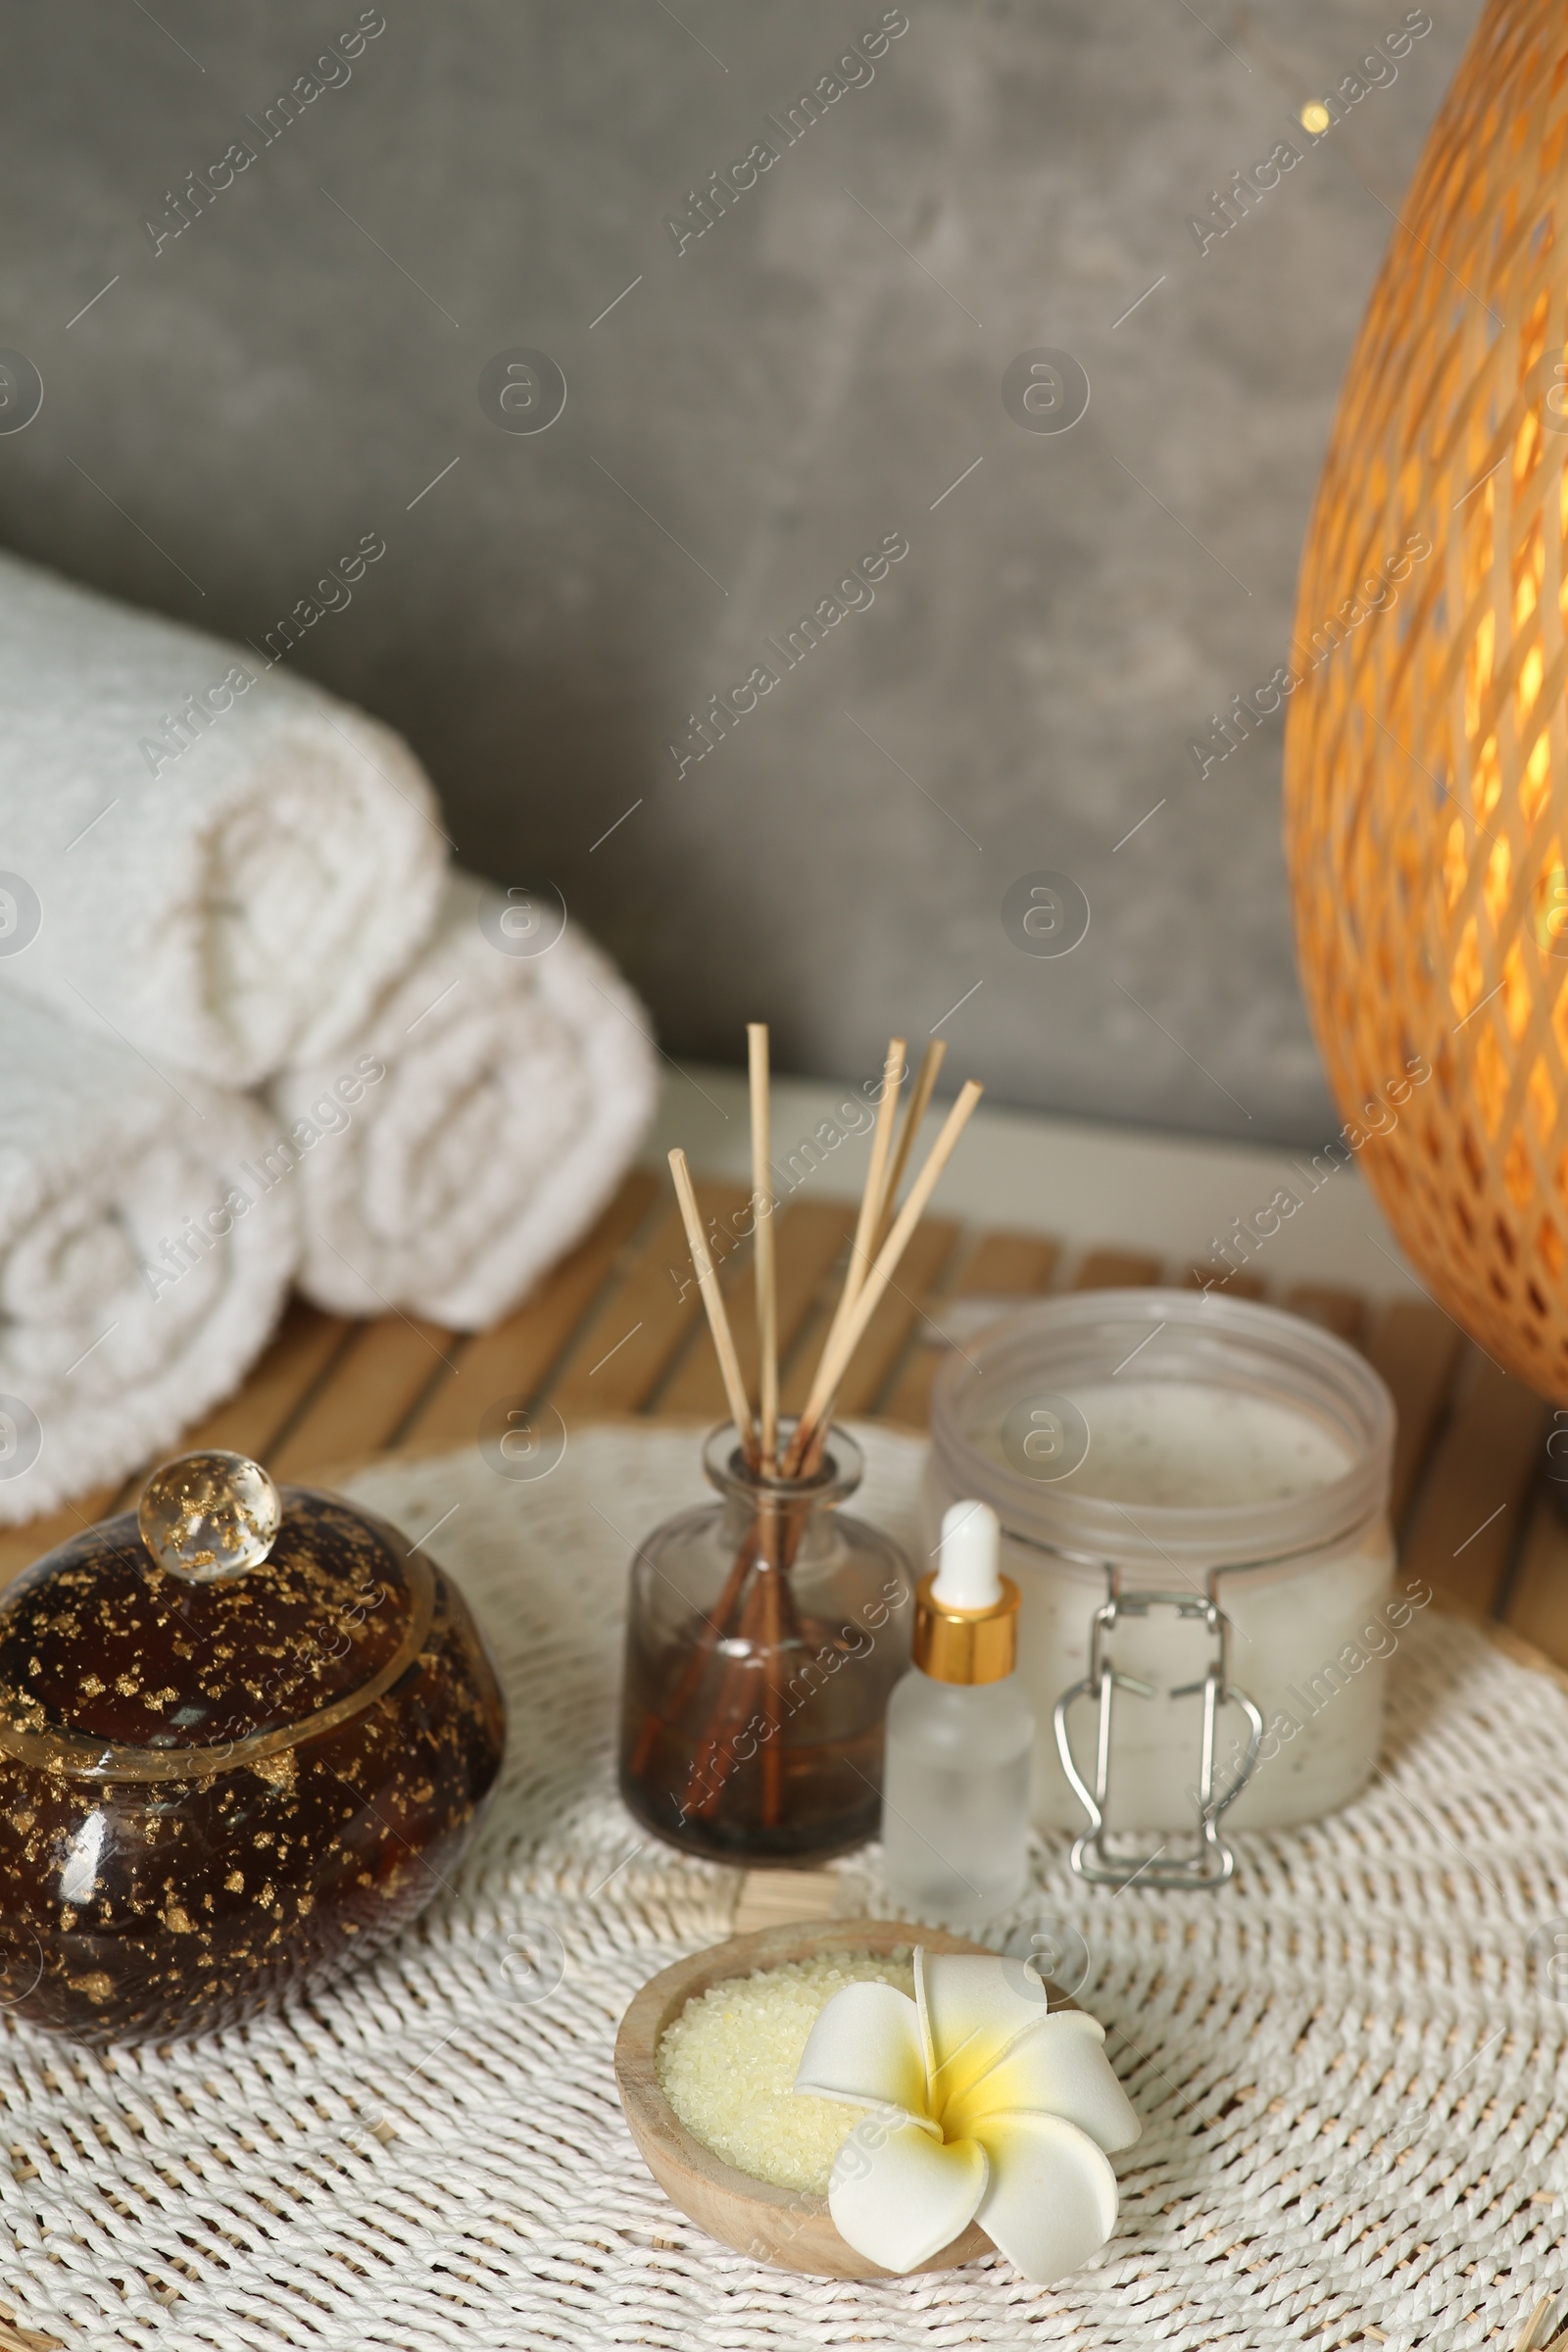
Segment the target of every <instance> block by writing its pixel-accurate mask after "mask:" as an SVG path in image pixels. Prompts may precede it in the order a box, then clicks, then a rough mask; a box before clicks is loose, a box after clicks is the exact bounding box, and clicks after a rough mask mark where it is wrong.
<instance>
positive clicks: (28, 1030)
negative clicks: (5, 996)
mask: <svg viewBox="0 0 1568 2352" xmlns="http://www.w3.org/2000/svg"><path fill="white" fill-rule="evenodd" d="M266 1134H267V1126H266V1121H265V1119H264V1118H263V1115H262V1113H261V1112H260V1110H259V1109H258V1108H257V1106H256V1105H255V1104H254V1103H250V1102H248V1101H246V1100H245V1098H244V1097H243V1096H237V1095H224V1094H221V1093H219V1092H218V1090H217V1089H216V1088H213V1087H209V1086H204V1085H203V1083H202V1082H201V1080H200V1079H197V1078H191V1077H189V1076H188V1075H186V1074H184V1073H181V1074H180V1075H179V1076H178V1078H177V1079H176V1080H174V1081H172V1082H171V1081H169V1080H165V1079H162V1078H160V1077H159V1076H158V1075H157V1074H156V1073H155V1072H153V1071H152V1070H150V1069H149V1068H148V1067H147V1065H146V1063H145V1062H143V1061H141V1060H140V1059H139V1058H138V1057H137V1056H136V1055H135V1054H128V1053H126V1052H125V1051H124V1049H123V1047H120V1046H117V1045H115V1044H114V1043H113V1042H112V1041H105V1040H101V1039H99V1038H95V1037H91V1036H89V1035H87V1033H86V1032H85V1031H83V1030H77V1029H74V1028H73V1027H72V1026H71V1025H70V1024H69V1023H68V1022H65V1021H61V1020H59V1019H58V1018H57V1017H56V1016H55V1015H54V1014H53V1013H50V1012H46V1011H44V1010H43V1009H42V1008H41V1007H40V1006H36V1005H28V1004H26V1003H25V1002H24V1001H21V1000H16V999H13V1000H12V1001H10V1002H9V1003H7V1004H6V1005H4V1006H3V1007H0V1523H4V1524H10V1523H13V1522H15V1521H17V1520H21V1519H28V1518H30V1517H31V1516H32V1515H33V1514H34V1513H35V1512H37V1511H42V1510H48V1509H50V1508H52V1507H53V1506H54V1505H55V1504H57V1503H60V1502H64V1501H67V1500H69V1499H70V1497H71V1496H73V1495H79V1494H82V1493H84V1492H85V1491H86V1490H87V1489H88V1488H89V1487H94V1486H98V1485H100V1484H102V1483H104V1482H105V1481H108V1480H111V1479H116V1478H120V1477H122V1476H123V1474H124V1473H125V1472H126V1471H129V1470H133V1469H135V1468H136V1466H137V1465H138V1463H140V1462H142V1461H144V1460H145V1459H146V1458H147V1456H148V1455H149V1454H151V1453H153V1452H156V1451H157V1450H158V1449H159V1448H160V1447H163V1446H168V1445H169V1444H170V1443H171V1442H172V1440H173V1439H175V1438H176V1437H177V1436H178V1435H179V1433H180V1431H181V1430H182V1429H184V1428H186V1427H187V1426H188V1425H189V1423H190V1422H192V1421H193V1420H194V1419H195V1418H196V1417H197V1415H198V1414H200V1413H203V1412H205V1411H206V1410H207V1408H208V1407H209V1406H210V1405H212V1404H215V1403H216V1402H217V1401H218V1399H219V1398H220V1397H224V1396H226V1395H227V1394H228V1392H229V1391H230V1390H231V1389H232V1388H233V1387H234V1386H235V1385H236V1383H237V1382H238V1381H239V1380H240V1378H241V1376H242V1375H243V1374H244V1372H245V1370H246V1368H247V1366H248V1365H249V1364H250V1362H251V1359H252V1358H253V1357H254V1356H255V1355H256V1353H257V1352H258V1350H259V1349H260V1348H261V1347H262V1345H263V1343H264V1342H265V1340H266V1339H267V1336H268V1333H269V1332H270V1330H271V1328H272V1325H273V1323H274V1321H275V1320H276V1317H277V1313H278V1309H279V1307H280V1305H281V1303H282V1300H283V1296H284V1293H285V1291H286V1290H287V1287H288V1282H289V1277H290V1275H291V1274H292V1272H293V1269H294V1266H295V1263H296V1261H297V1259H298V1256H299V1227H298V1220H297V1214H296V1206H297V1204H296V1203H295V1202H294V1201H291V1200H289V1199H288V1197H287V1195H286V1194H279V1195H270V1194H267V1193H266V1192H264V1190H263V1188H262V1187H261V1186H260V1185H259V1184H257V1183H254V1182H252V1181H250V1180H249V1179H247V1177H246V1176H245V1174H244V1173H243V1169H242V1166H241V1163H242V1162H243V1161H244V1160H245V1159H246V1158H247V1157H253V1156H254V1154H255V1152H256V1151H257V1149H258V1147H259V1146H260V1145H261V1144H262V1142H263V1141H264V1140H265V1137H266Z"/></svg>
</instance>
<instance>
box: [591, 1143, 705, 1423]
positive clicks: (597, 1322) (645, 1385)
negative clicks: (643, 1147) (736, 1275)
mask: <svg viewBox="0 0 1568 2352" xmlns="http://www.w3.org/2000/svg"><path fill="white" fill-rule="evenodd" d="M750 1198H751V1194H750V1192H749V1190H748V1189H747V1188H746V1187H745V1186H743V1185H738V1184H700V1185H699V1186H698V1187H697V1201H698V1205H699V1207H700V1208H701V1209H702V1212H703V1215H704V1217H705V1218H707V1217H717V1218H718V1220H719V1221H720V1223H721V1224H727V1223H728V1222H729V1220H730V1219H731V1218H733V1217H734V1216H736V1215H737V1214H738V1213H739V1211H740V1210H741V1209H742V1208H743V1207H744V1206H745V1204H746V1202H747V1201H749V1200H750ZM702 1311H703V1309H702V1299H701V1297H700V1295H699V1293H698V1289H697V1282H696V1278H695V1276H694V1275H693V1274H692V1268H691V1255H690V1252H689V1250H687V1247H686V1236H685V1233H684V1231H683V1230H682V1227H681V1221H680V1210H679V1209H678V1208H677V1207H676V1206H675V1204H674V1202H673V1201H671V1203H670V1205H669V1208H668V1210H667V1211H666V1213H665V1214H664V1215H663V1216H662V1218H661V1219H660V1221H659V1224H658V1226H657V1227H656V1229H655V1231H654V1232H653V1234H652V1235H651V1236H650V1237H649V1239H648V1241H647V1242H646V1243H645V1245H644V1247H643V1249H642V1251H641V1252H640V1254H639V1255H638V1256H637V1257H636V1258H635V1259H634V1260H633V1263H632V1266H631V1269H630V1271H629V1272H628V1274H627V1275H626V1278H625V1280H624V1281H623V1282H621V1283H619V1284H617V1286H616V1288H615V1290H614V1292H613V1294H612V1296H611V1297H610V1298H609V1299H605V1300H604V1301H603V1303H602V1304H601V1305H600V1306H598V1307H596V1309H595V1310H594V1312H593V1314H591V1315H590V1316H589V1318H588V1322H587V1325H586V1327H585V1328H584V1330H583V1331H582V1333H581V1334H580V1336H579V1337H578V1339H577V1340H576V1341H575V1343H574V1344H573V1346H572V1348H571V1351H570V1354H569V1355H568V1356H567V1359H566V1362H565V1364H564V1367H563V1369H562V1371H561V1373H560V1374H559V1376H558V1377H557V1378H556V1379H555V1380H553V1381H552V1382H551V1384H550V1387H549V1390H548V1392H547V1395H548V1397H549V1400H550V1402H551V1403H552V1404H553V1405H554V1406H555V1407H556V1410H557V1411H558V1412H559V1413H560V1414H561V1415H562V1417H563V1419H564V1420H565V1421H567V1422H568V1423H569V1422H571V1421H573V1420H577V1421H591V1420H595V1419H597V1418H598V1417H600V1416H601V1415H603V1414H606V1413H635V1412H637V1411H639V1410H640V1409H641V1408H642V1406H643V1405H644V1404H645V1403H646V1402H647V1400H648V1397H649V1396H650V1394H651V1393H652V1391H653V1390H654V1389H655V1388H656V1387H657V1386H658V1383H659V1379H660V1376H661V1374H662V1372H663V1370H664V1367H665V1365H666V1364H668V1363H669V1361H670V1359H671V1357H672V1356H673V1355H674V1353H675V1350H676V1349H677V1348H678V1347H679V1346H680V1344H681V1342H682V1340H683V1339H684V1338H685V1336H686V1334H687V1332H688V1331H689V1330H690V1328H691V1326H692V1323H693V1321H694V1320H695V1318H696V1317H697V1316H698V1315H700V1314H701V1313H702Z"/></svg>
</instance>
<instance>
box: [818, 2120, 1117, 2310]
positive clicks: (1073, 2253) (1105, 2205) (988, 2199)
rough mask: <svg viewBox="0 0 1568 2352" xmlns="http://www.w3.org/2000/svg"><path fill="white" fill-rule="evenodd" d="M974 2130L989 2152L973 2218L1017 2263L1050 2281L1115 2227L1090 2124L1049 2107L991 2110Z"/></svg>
mask: <svg viewBox="0 0 1568 2352" xmlns="http://www.w3.org/2000/svg"><path fill="white" fill-rule="evenodd" d="M975 2137H976V2138H977V2139H978V2140H979V2142H980V2144H981V2146H982V2147H983V2148H984V2149H985V2151H986V2153H987V2155H988V2156H989V2157H990V2159H991V2178H990V2180H989V2181H988V2183H987V2185H986V2192H985V2195H984V2196H983V2197H982V2198H981V2200H980V2206H979V2210H978V2212H977V2214H976V2216H975V2219H976V2220H977V2221H978V2222H979V2224H980V2227H981V2229H983V2230H984V2231H985V2232H986V2235H987V2236H988V2237H989V2238H990V2239H991V2240H992V2243H993V2244H994V2245H996V2246H997V2247H998V2248H999V2249H1000V2251H1001V2252H1002V2253H1004V2254H1005V2256H1006V2257H1007V2260H1008V2261H1009V2262H1010V2263H1011V2264H1012V2265H1013V2267H1014V2269H1015V2270H1019V2271H1021V2272H1022V2273H1023V2275H1024V2277H1025V2278H1032V2279H1033V2280H1034V2282H1035V2284H1036V2285H1037V2286H1049V2285H1050V2284H1051V2282H1052V2280H1053V2279H1054V2278H1065V2277H1066V2275H1067V2273H1068V2272H1069V2271H1075V2270H1077V2269H1078V2267H1079V2265H1080V2264H1081V2263H1085V2262H1087V2261H1088V2260H1089V2257H1090V2256H1091V2255H1092V2254H1098V2253H1099V2251H1100V2249H1101V2247H1102V2246H1103V2244H1104V2242H1105V2240H1106V2238H1107V2237H1109V2235H1110V2233H1111V2231H1112V2229H1114V2228H1115V2227H1116V2176H1115V2174H1114V2173H1113V2172H1112V2171H1111V2169H1110V2165H1109V2163H1108V2162H1107V2161H1106V2159H1105V2157H1104V2156H1103V2153H1102V2152H1101V2150H1100V2149H1099V2148H1097V2147H1096V2145H1095V2143H1094V2141H1093V2140H1092V2139H1091V2138H1090V2136H1089V2134H1088V2132H1087V2131H1079V2129H1078V2127H1077V2125H1076V2124H1068V2123H1063V2121H1062V2120H1061V2118H1060V2117H1059V2116H1054V2115H994V2116H988V2117H987V2118H986V2119H985V2121H984V2122H983V2123H980V2124H978V2125H977V2126H976V2128H975ZM956 2144H957V2145H958V2146H959V2147H963V2146H965V2145H967V2144H968V2143H967V2142H965V2141H963V2140H959V2141H958V2142H957V2143H956ZM834 2218H835V2219H837V2216H835V2217H834Z"/></svg>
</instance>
